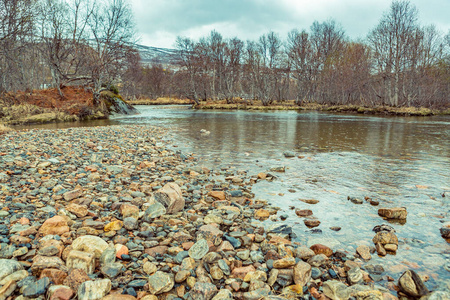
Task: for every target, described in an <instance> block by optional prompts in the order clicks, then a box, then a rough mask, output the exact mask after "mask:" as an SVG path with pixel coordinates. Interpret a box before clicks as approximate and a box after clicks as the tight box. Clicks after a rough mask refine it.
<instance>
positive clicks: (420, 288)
mask: <svg viewBox="0 0 450 300" xmlns="http://www.w3.org/2000/svg"><path fill="white" fill-rule="evenodd" d="M398 287H399V288H400V291H402V292H404V293H405V294H407V295H409V296H412V297H421V296H424V295H426V294H428V293H429V291H428V289H427V287H426V286H425V284H424V283H423V281H422V279H421V278H420V276H419V275H417V273H416V272H414V271H413V270H407V271H405V272H404V273H403V274H402V276H400V278H399V279H398Z"/></svg>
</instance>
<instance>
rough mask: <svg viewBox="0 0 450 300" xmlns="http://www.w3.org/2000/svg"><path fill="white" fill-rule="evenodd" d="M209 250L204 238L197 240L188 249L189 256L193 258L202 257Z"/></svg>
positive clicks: (198, 258)
mask: <svg viewBox="0 0 450 300" xmlns="http://www.w3.org/2000/svg"><path fill="white" fill-rule="evenodd" d="M208 252H209V246H208V242H207V241H206V240H205V239H201V240H199V241H197V242H196V243H195V244H194V245H193V246H192V247H191V248H190V249H189V256H190V257H191V258H193V259H195V260H200V259H202V258H203V257H204V256H205V255H206V254H207V253H208Z"/></svg>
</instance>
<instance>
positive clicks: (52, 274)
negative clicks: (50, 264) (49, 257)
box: [23, 269, 67, 284]
mask: <svg viewBox="0 0 450 300" xmlns="http://www.w3.org/2000/svg"><path fill="white" fill-rule="evenodd" d="M25 277H26V276H25ZM25 277H23V278H25ZM44 277H48V278H49V279H50V281H51V282H52V283H53V284H63V282H64V279H66V277H67V273H66V272H64V271H61V270H58V269H44V270H42V272H41V275H40V278H39V279H42V278H44Z"/></svg>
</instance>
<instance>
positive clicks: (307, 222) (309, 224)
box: [303, 219, 320, 228]
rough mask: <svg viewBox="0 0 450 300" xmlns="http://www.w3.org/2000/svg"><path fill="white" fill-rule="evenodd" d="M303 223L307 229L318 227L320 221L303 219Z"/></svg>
mask: <svg viewBox="0 0 450 300" xmlns="http://www.w3.org/2000/svg"><path fill="white" fill-rule="evenodd" d="M303 223H305V225H306V226H307V227H309V228H314V227H317V226H319V225H320V221H319V220H317V219H304V220H303Z"/></svg>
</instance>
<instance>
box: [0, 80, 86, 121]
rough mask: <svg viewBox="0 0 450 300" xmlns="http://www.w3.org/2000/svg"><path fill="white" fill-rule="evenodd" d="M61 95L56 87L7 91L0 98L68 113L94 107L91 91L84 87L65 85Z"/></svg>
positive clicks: (8, 101) (12, 103)
mask: <svg viewBox="0 0 450 300" xmlns="http://www.w3.org/2000/svg"><path fill="white" fill-rule="evenodd" d="M61 92H62V93H63V96H61V95H60V94H59V93H58V90H57V89H56V88H51V89H45V90H33V91H31V92H30V91H18V92H15V93H7V94H5V95H4V96H2V98H3V99H4V100H6V102H7V103H9V104H11V105H14V104H24V103H28V104H32V105H36V106H39V107H42V108H51V109H59V110H61V111H64V112H66V113H68V114H71V115H73V114H75V115H76V114H78V113H79V112H80V110H81V109H82V108H85V107H94V104H93V93H92V91H90V90H87V89H85V88H84V87H77V86H67V87H63V88H62V89H61Z"/></svg>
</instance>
